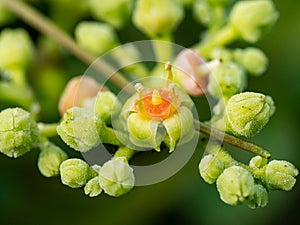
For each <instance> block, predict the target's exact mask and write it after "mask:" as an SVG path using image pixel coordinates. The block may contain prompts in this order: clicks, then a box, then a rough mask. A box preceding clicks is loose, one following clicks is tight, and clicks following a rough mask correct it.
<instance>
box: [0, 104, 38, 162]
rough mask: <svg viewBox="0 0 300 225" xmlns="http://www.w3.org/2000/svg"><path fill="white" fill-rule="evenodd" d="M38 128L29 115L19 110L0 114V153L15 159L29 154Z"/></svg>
mask: <svg viewBox="0 0 300 225" xmlns="http://www.w3.org/2000/svg"><path fill="white" fill-rule="evenodd" d="M38 133H39V132H38V127H37V124H36V122H35V120H34V119H33V117H32V116H31V114H30V113H29V112H27V111H25V110H23V109H21V108H8V109H5V110H3V111H1V112H0V152H2V153H3V154H5V155H7V156H9V157H13V158H17V157H19V156H22V155H24V154H25V153H27V152H29V151H30V150H31V148H32V147H33V146H34V144H35V143H36V141H37V138H38Z"/></svg>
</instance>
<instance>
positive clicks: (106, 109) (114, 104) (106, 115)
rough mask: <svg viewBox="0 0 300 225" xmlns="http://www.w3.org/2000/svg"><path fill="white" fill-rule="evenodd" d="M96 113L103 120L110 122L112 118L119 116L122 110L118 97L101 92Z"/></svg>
mask: <svg viewBox="0 0 300 225" xmlns="http://www.w3.org/2000/svg"><path fill="white" fill-rule="evenodd" d="M94 107H95V113H96V114H97V116H99V117H100V118H101V120H103V121H105V122H108V121H109V120H110V119H111V118H113V117H115V116H116V115H118V114H119V112H120V111H121V108H122V104H121V102H120V101H119V100H118V98H117V96H116V95H115V94H114V93H112V92H110V91H105V92H99V93H98V95H97V97H96V100H95V106H94Z"/></svg>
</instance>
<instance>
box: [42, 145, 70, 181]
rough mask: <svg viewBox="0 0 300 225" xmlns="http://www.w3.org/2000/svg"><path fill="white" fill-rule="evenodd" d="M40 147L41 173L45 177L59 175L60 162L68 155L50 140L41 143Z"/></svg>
mask: <svg viewBox="0 0 300 225" xmlns="http://www.w3.org/2000/svg"><path fill="white" fill-rule="evenodd" d="M40 148H41V153H40V154H39V158H38V168H39V170H40V172H41V174H43V175H44V176H45V177H53V176H58V175H59V167H60V164H61V163H62V162H63V161H65V160H66V159H67V158H68V155H67V154H66V153H65V152H64V151H63V150H62V149H61V148H59V147H58V146H56V145H54V144H52V143H51V142H49V141H47V142H46V143H43V144H41V145H40Z"/></svg>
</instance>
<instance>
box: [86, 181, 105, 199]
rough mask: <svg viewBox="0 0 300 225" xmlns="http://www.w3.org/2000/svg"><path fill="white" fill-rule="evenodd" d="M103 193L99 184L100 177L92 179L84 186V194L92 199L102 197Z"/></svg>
mask: <svg viewBox="0 0 300 225" xmlns="http://www.w3.org/2000/svg"><path fill="white" fill-rule="evenodd" d="M101 192H102V188H101V187H100V184H99V177H94V178H93V179H90V180H89V181H88V182H87V183H86V185H85V186H84V193H85V194H86V195H88V196H90V197H96V196H98V195H100V194H101Z"/></svg>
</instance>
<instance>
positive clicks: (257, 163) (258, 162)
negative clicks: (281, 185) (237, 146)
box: [249, 155, 268, 169]
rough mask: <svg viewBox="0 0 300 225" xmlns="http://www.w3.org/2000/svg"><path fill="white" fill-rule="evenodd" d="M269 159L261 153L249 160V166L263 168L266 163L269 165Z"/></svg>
mask: <svg viewBox="0 0 300 225" xmlns="http://www.w3.org/2000/svg"><path fill="white" fill-rule="evenodd" d="M267 163H268V160H267V159H266V158H263V157H261V156H259V155H257V156H254V157H253V158H252V159H251V160H250V162H249V166H250V167H253V168H258V169H259V168H263V167H264V166H265V165H267Z"/></svg>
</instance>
